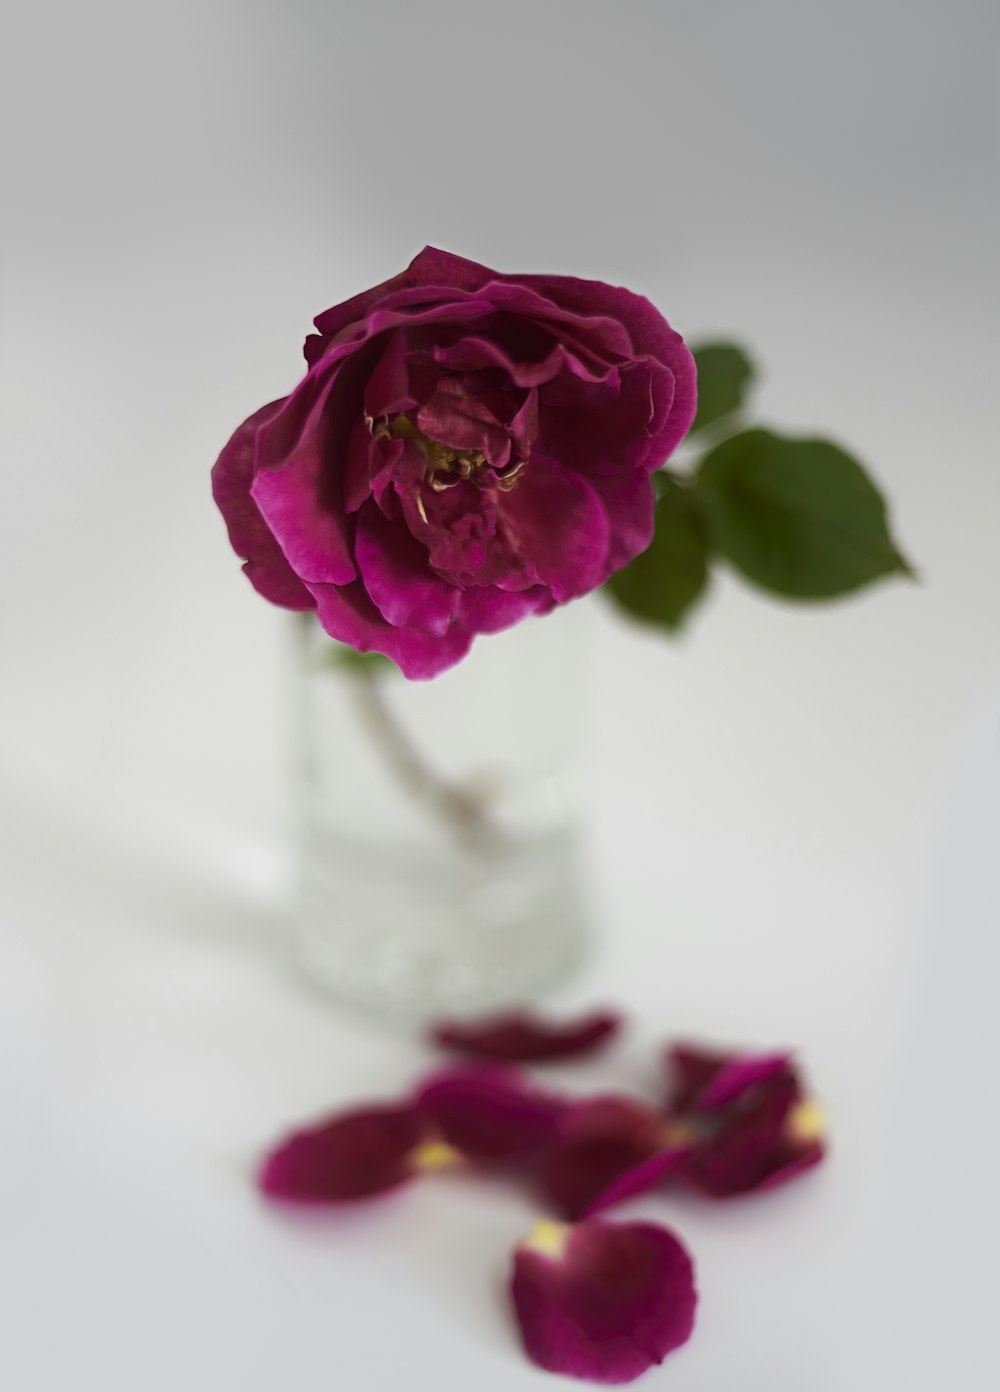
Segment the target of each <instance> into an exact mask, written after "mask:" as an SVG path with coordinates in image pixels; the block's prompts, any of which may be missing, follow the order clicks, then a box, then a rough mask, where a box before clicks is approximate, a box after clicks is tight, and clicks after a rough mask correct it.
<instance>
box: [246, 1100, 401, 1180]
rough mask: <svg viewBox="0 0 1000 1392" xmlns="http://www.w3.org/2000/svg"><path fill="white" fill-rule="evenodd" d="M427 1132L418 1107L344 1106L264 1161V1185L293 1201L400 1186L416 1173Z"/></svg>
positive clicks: (291, 1137) (262, 1168)
mask: <svg viewBox="0 0 1000 1392" xmlns="http://www.w3.org/2000/svg"><path fill="white" fill-rule="evenodd" d="M424 1135H425V1127H424V1121H423V1118H422V1117H421V1115H420V1113H419V1112H418V1111H417V1110H416V1108H414V1107H409V1106H405V1107H389V1106H386V1107H370V1108H367V1109H365V1110H363V1111H360V1110H359V1111H355V1112H345V1113H343V1114H342V1115H340V1116H336V1117H333V1118H331V1119H330V1120H328V1121H325V1122H322V1123H321V1124H320V1125H318V1126H313V1127H310V1128H309V1129H308V1130H305V1131H298V1132H296V1133H295V1134H294V1135H292V1136H289V1137H288V1139H287V1140H285V1141H283V1142H282V1143H281V1145H279V1146H278V1147H277V1148H276V1149H275V1150H273V1151H272V1152H271V1154H270V1155H268V1156H267V1158H266V1160H265V1161H264V1164H263V1166H262V1167H261V1171H260V1177H259V1183H260V1188H261V1190H262V1191H263V1192H264V1193H265V1194H266V1195H267V1196H268V1198H272V1199H283V1200H287V1201H289V1202H292V1203H310V1204H321V1203H342V1202H347V1201H350V1200H353V1199H365V1198H370V1197H371V1196H372V1195H374V1194H382V1193H385V1192H386V1190H388V1189H395V1188H396V1187H397V1186H398V1185H400V1184H405V1183H406V1181H407V1180H408V1179H410V1178H412V1176H413V1175H414V1173H415V1170H414V1167H413V1164H412V1160H411V1157H412V1155H413V1152H414V1150H415V1149H416V1147H417V1146H418V1145H419V1144H420V1142H421V1140H422V1139H423V1138H424Z"/></svg>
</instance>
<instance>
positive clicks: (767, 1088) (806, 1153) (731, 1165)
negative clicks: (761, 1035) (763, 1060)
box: [683, 1076, 825, 1199]
mask: <svg viewBox="0 0 1000 1392" xmlns="http://www.w3.org/2000/svg"><path fill="white" fill-rule="evenodd" d="M812 1105H813V1104H810V1103H806V1102H805V1101H804V1099H803V1098H802V1095H801V1093H800V1091H799V1086H798V1082H797V1080H796V1079H795V1078H794V1077H793V1076H782V1077H776V1078H772V1079H770V1080H769V1081H767V1082H764V1083H760V1084H758V1085H757V1086H756V1087H754V1088H752V1089H750V1090H749V1091H748V1092H746V1093H744V1094H743V1096H742V1097H741V1099H740V1100H739V1102H738V1103H737V1104H736V1105H735V1106H734V1107H733V1108H732V1109H731V1110H730V1111H729V1112H728V1113H727V1112H725V1111H722V1112H713V1113H711V1114H710V1115H711V1117H712V1118H713V1119H714V1118H719V1120H718V1121H717V1122H714V1124H713V1125H712V1127H711V1129H710V1130H709V1133H708V1134H707V1135H706V1137H705V1138H704V1139H703V1140H701V1141H698V1142H696V1143H695V1144H694V1145H693V1146H692V1147H691V1148H690V1149H689V1151H688V1154H687V1157H686V1159H685V1162H684V1167H683V1175H684V1178H685V1180H686V1181H687V1182H688V1183H689V1184H691V1185H693V1187H694V1188H696V1189H700V1190H701V1191H702V1193H704V1194H708V1195H709V1196H710V1197H712V1198H719V1199H722V1198H731V1197H735V1196H736V1195H740V1194H750V1193H754V1192H757V1191H760V1190H764V1189H773V1188H774V1187H775V1186H776V1185H779V1184H783V1183H785V1182H786V1181H787V1180H789V1179H793V1178H794V1177H795V1176H796V1175H799V1174H801V1173H802V1172H803V1171H804V1170H807V1169H811V1168H812V1166H813V1165H816V1164H818V1163H819V1161H820V1160H822V1159H823V1156H824V1154H825V1147H824V1144H823V1141H822V1139H821V1138H820V1137H819V1136H818V1135H815V1134H807V1135H802V1134H800V1132H799V1130H798V1128H797V1126H796V1116H797V1114H798V1111H799V1109H800V1108H808V1107H810V1106H812Z"/></svg>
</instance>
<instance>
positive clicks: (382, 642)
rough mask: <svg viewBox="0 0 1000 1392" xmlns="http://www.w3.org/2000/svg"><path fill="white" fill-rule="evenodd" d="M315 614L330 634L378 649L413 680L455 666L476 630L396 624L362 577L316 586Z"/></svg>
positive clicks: (358, 646)
mask: <svg viewBox="0 0 1000 1392" xmlns="http://www.w3.org/2000/svg"><path fill="white" fill-rule="evenodd" d="M309 588H310V590H311V591H312V593H313V595H314V596H315V599H316V613H317V615H318V617H319V621H320V623H321V624H322V625H323V628H324V629H325V630H326V632H327V633H329V635H330V637H331V638H336V639H338V640H339V641H340V642H341V643H348V644H349V645H350V646H351V647H352V648H356V649H357V650H358V652H378V653H382V655H383V656H384V657H388V658H390V659H391V661H393V662H395V664H396V666H397V667H398V668H399V669H400V671H401V672H402V673H403V675H404V677H409V678H410V680H411V681H426V680H427V679H429V678H430V677H436V676H437V675H438V674H439V673H440V672H444V671H447V669H448V668H449V667H454V665H455V663H456V662H459V661H461V659H462V658H463V657H464V656H465V654H466V653H467V652H468V651H469V648H470V647H471V646H472V638H473V635H472V634H471V633H466V632H464V631H463V630H462V629H460V628H458V627H455V626H453V627H451V628H450V629H449V630H448V631H447V633H444V634H442V635H440V636H436V635H434V634H433V633H425V632H422V631H420V630H419V629H413V628H393V627H392V625H391V624H389V623H387V622H386V620H385V618H384V617H383V616H382V614H381V613H379V611H378V609H376V607H375V605H374V604H373V603H372V601H371V598H370V597H369V595H368V592H367V591H366V590H365V588H364V586H363V585H362V584H361V583H360V581H356V582H355V583H354V584H353V585H339V586H338V585H311V586H310V587H309Z"/></svg>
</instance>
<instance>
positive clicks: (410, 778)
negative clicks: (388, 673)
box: [350, 665, 493, 846]
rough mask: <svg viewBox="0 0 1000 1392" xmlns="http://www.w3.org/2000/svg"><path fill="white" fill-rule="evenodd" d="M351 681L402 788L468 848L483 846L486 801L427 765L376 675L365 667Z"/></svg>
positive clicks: (354, 671)
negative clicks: (433, 814) (428, 809)
mask: <svg viewBox="0 0 1000 1392" xmlns="http://www.w3.org/2000/svg"><path fill="white" fill-rule="evenodd" d="M350 678H351V679H352V680H354V681H355V682H356V683H357V685H356V688H355V692H356V697H357V705H358V710H359V712H360V713H361V717H362V719H363V720H364V722H365V724H366V725H367V726H368V729H369V731H370V733H371V735H372V738H373V739H374V742H375V744H376V745H377V746H378V748H379V749H381V751H382V753H383V755H384V756H385V761H386V764H387V765H388V767H389V768H390V769H391V771H392V773H393V774H394V775H395V777H396V780H397V782H398V783H399V784H400V786H401V787H403V788H405V789H406V790H407V791H408V792H409V793H411V794H412V796H413V797H414V798H415V799H416V800H417V801H418V802H422V803H425V804H426V805H427V806H428V807H429V808H431V809H432V810H433V812H434V813H435V815H436V816H438V817H439V818H440V819H441V820H442V821H443V822H445V823H446V824H447V825H448V826H449V827H450V828H451V829H452V831H454V832H455V834H456V835H457V836H458V839H459V840H460V841H461V842H462V843H463V844H464V845H467V846H468V845H476V846H479V845H482V844H483V842H484V841H485V840H486V839H487V835H488V834H489V833H491V832H492V830H493V828H491V827H490V824H489V820H488V819H487V817H486V815H485V812H484V808H483V803H482V800H481V799H480V798H477V797H476V796H475V795H474V794H472V793H467V792H464V791H463V790H462V789H461V788H455V787H452V785H451V784H449V783H447V782H445V780H444V779H442V778H439V777H438V776H437V774H436V773H435V772H434V771H433V769H431V768H429V767H428V766H427V764H426V763H425V762H424V760H423V758H422V757H421V754H420V751H419V750H418V749H417V747H416V745H415V744H414V743H413V741H412V740H411V739H410V737H409V735H408V734H407V733H406V731H405V730H404V729H403V727H402V726H401V725H400V723H399V721H398V720H397V719H396V717H395V716H394V715H393V713H392V711H391V710H390V709H389V705H388V702H387V701H386V699H385V693H384V691H383V689H382V683H381V681H380V680H379V677H378V675H377V674H376V673H374V672H371V671H369V670H368V668H367V667H365V666H363V665H362V666H358V667H354V668H352V669H351V671H350Z"/></svg>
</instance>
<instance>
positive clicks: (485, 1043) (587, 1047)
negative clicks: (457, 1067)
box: [433, 1011, 621, 1063]
mask: <svg viewBox="0 0 1000 1392" xmlns="http://www.w3.org/2000/svg"><path fill="white" fill-rule="evenodd" d="M620 1025H621V1017H620V1016H619V1015H616V1014H614V1013H613V1012H611V1011H595V1012H594V1013H592V1014H590V1015H585V1016H581V1017H580V1018H579V1019H577V1020H571V1021H568V1022H566V1023H564V1024H554V1023H552V1022H551V1021H547V1020H543V1019H541V1018H540V1017H539V1016H537V1015H534V1014H531V1013H529V1012H528V1011H514V1012H511V1013H509V1014H505V1015H494V1016H491V1017H490V1018H488V1019H485V1020H477V1021H468V1022H467V1021H456V1022H445V1023H444V1024H441V1025H438V1026H437V1028H436V1029H435V1030H434V1031H433V1039H434V1042H435V1043H437V1044H440V1045H442V1046H443V1047H444V1048H446V1049H454V1050H456V1051H457V1052H459V1053H464V1054H472V1055H475V1056H476V1057H478V1058H489V1059H503V1060H508V1061H510V1062H517V1063H529V1062H537V1061H538V1060H540V1059H553V1058H565V1057H567V1056H568V1055H570V1054H583V1053H588V1052H591V1051H592V1050H595V1049H597V1048H599V1047H601V1046H603V1045H604V1044H607V1043H609V1042H610V1040H611V1038H612V1036H613V1035H614V1034H616V1033H617V1031H618V1029H619V1027H620Z"/></svg>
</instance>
